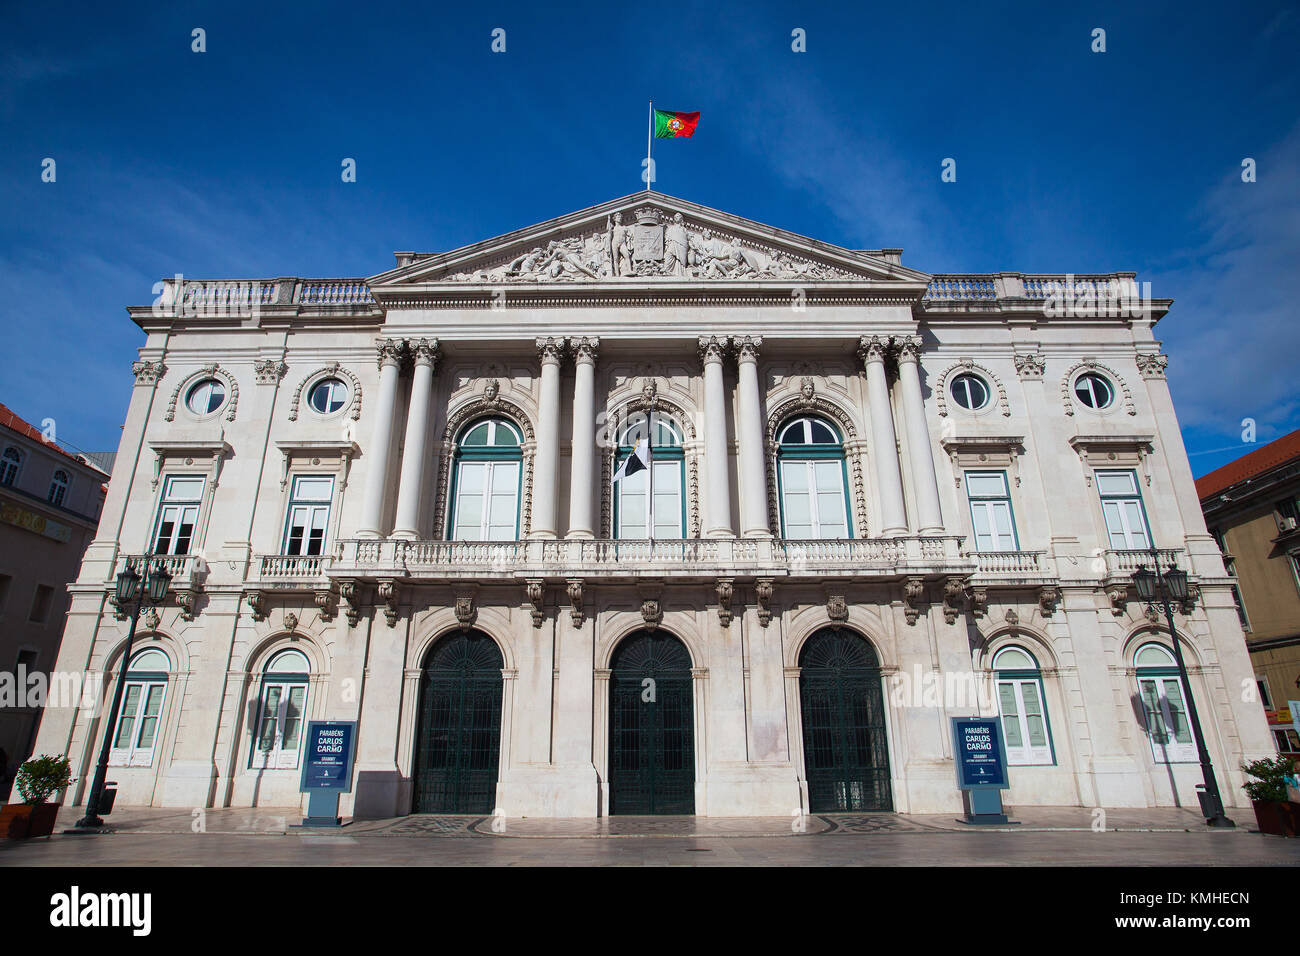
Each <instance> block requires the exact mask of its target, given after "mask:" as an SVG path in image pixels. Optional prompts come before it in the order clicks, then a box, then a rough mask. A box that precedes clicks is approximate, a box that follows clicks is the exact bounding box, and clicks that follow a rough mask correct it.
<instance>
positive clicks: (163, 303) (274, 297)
mask: <svg viewBox="0 0 1300 956" xmlns="http://www.w3.org/2000/svg"><path fill="white" fill-rule="evenodd" d="M374 301H375V300H374V297H373V296H371V294H370V287H369V286H368V285H366V281H365V280H364V279H299V278H296V277H282V278H278V279H239V280H226V279H186V278H185V277H184V276H182V277H180V280H179V282H178V281H177V279H175V278H172V279H164V280H163V291H162V295H161V296H159V298H158V303H157V304H158V307H159V308H162V309H165V310H166V311H168V312H174V313H176V314H178V315H189V316H195V315H197V316H225V315H234V316H249V315H253V314H255V313H257V312H259V311H260V310H262V309H263V308H265V307H269V306H292V305H314V306H320V305H373V304H374Z"/></svg>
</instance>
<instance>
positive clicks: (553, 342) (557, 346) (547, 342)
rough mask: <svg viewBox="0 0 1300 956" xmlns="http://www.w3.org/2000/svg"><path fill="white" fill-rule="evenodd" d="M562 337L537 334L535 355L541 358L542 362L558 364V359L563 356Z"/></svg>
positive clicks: (563, 344) (544, 363)
mask: <svg viewBox="0 0 1300 956" xmlns="http://www.w3.org/2000/svg"><path fill="white" fill-rule="evenodd" d="M564 347H565V343H564V339H563V338H556V337H554V336H550V335H547V336H539V337H538V339H537V357H538V358H540V359H541V360H542V364H543V365H546V364H547V363H548V362H554V363H555V364H556V365H559V364H560V359H561V358H563V357H564Z"/></svg>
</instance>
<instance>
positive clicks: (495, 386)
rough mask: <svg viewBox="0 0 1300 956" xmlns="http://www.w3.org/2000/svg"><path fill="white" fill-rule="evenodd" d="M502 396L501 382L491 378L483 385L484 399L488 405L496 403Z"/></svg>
mask: <svg viewBox="0 0 1300 956" xmlns="http://www.w3.org/2000/svg"><path fill="white" fill-rule="evenodd" d="M500 397H501V383H500V382H498V381H497V380H496V379H494V378H490V379H488V380H487V382H486V383H485V384H484V385H483V401H484V402H486V403H487V404H488V405H495V404H496V403H497V401H498V400H499V399H500Z"/></svg>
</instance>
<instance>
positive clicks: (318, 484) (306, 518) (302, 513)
mask: <svg viewBox="0 0 1300 956" xmlns="http://www.w3.org/2000/svg"><path fill="white" fill-rule="evenodd" d="M333 496H334V479H333V478H330V477H329V476H323V477H317V476H311V475H299V476H297V477H295V478H294V479H293V490H292V493H291V494H290V497H289V517H288V520H287V522H286V526H285V531H284V553H285V554H321V553H323V552H324V550H325V532H326V528H327V527H328V526H329V518H330V500H331V499H332V498H333Z"/></svg>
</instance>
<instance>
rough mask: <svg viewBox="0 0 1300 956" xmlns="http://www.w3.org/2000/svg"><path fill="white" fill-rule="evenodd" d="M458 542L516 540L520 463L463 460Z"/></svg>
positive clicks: (457, 514) (458, 492)
mask: <svg viewBox="0 0 1300 956" xmlns="http://www.w3.org/2000/svg"><path fill="white" fill-rule="evenodd" d="M454 521H455V529H456V530H455V537H456V540H458V541H514V540H515V539H516V538H517V537H518V534H517V531H518V525H519V462H517V461H462V462H461V463H460V469H459V471H458V473H457V476H456V510H455V512H454Z"/></svg>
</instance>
